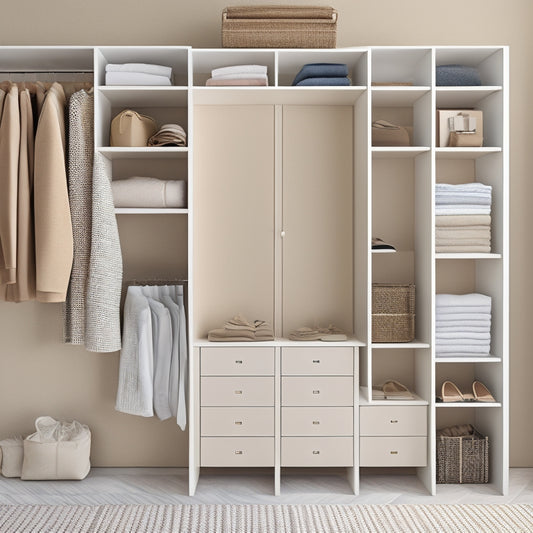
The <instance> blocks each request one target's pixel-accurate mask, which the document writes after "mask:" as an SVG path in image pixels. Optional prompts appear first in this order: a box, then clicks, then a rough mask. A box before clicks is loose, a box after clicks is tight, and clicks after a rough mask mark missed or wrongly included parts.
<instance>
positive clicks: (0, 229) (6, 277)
mask: <svg viewBox="0 0 533 533" xmlns="http://www.w3.org/2000/svg"><path fill="white" fill-rule="evenodd" d="M18 96H19V90H18V87H17V86H16V85H15V84H11V85H10V87H9V89H8V92H7V94H6V95H5V98H4V106H3V111H2V119H1V121H0V285H3V284H6V283H15V281H16V276H17V194H18V165H19V143H20V116H19V97H18Z"/></svg>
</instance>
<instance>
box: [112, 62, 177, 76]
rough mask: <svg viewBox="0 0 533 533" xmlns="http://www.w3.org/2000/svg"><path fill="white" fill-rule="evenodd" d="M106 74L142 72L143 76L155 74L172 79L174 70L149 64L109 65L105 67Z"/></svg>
mask: <svg viewBox="0 0 533 533" xmlns="http://www.w3.org/2000/svg"><path fill="white" fill-rule="evenodd" d="M105 71H106V72H140V73H142V74H153V75H155V76H165V77H166V78H168V79H170V78H171V77H172V68H171V67H165V66H164V65H151V64H148V63H108V64H107V65H106V66H105Z"/></svg>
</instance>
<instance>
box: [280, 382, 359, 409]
mask: <svg viewBox="0 0 533 533" xmlns="http://www.w3.org/2000/svg"><path fill="white" fill-rule="evenodd" d="M281 405H283V406H284V407H300V406H307V405H315V406H322V407H329V406H342V407H349V406H352V405H353V378H352V377H351V376H346V377H345V376H336V377H322V376H316V377H315V376H309V377H292V376H289V377H283V378H281Z"/></svg>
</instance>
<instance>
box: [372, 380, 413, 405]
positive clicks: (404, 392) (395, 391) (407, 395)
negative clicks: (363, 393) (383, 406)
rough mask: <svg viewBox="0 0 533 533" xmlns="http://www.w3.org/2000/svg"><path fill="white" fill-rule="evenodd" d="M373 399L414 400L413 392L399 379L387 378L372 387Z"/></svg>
mask: <svg viewBox="0 0 533 533" xmlns="http://www.w3.org/2000/svg"><path fill="white" fill-rule="evenodd" d="M372 399H373V400H414V399H415V397H414V395H413V393H412V392H411V391H410V390H409V389H408V388H407V387H406V386H405V385H404V384H403V383H400V382H399V381H395V380H393V379H389V380H387V381H385V383H383V384H382V385H378V386H377V387H372Z"/></svg>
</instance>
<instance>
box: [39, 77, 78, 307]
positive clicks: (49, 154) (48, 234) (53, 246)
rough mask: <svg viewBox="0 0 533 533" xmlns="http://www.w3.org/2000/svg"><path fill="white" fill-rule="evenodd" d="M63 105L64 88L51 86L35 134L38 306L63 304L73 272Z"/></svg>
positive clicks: (55, 84) (64, 101)
mask: <svg viewBox="0 0 533 533" xmlns="http://www.w3.org/2000/svg"><path fill="white" fill-rule="evenodd" d="M65 104H66V99H65V93H64V91H63V88H62V87H61V85H59V84H58V83H54V84H53V85H52V86H51V87H50V89H49V90H48V92H47V93H46V97H45V99H44V102H43V106H42V110H41V114H40V116H39V122H38V125H37V132H36V134H35V162H34V163H35V170H34V213H35V263H36V281H37V300H38V301H40V302H64V301H65V298H66V294H67V288H68V283H69V278H70V271H71V268H72V256H73V244H72V224H71V220H70V208H69V201H68V189H67V173H66V168H65Z"/></svg>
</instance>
